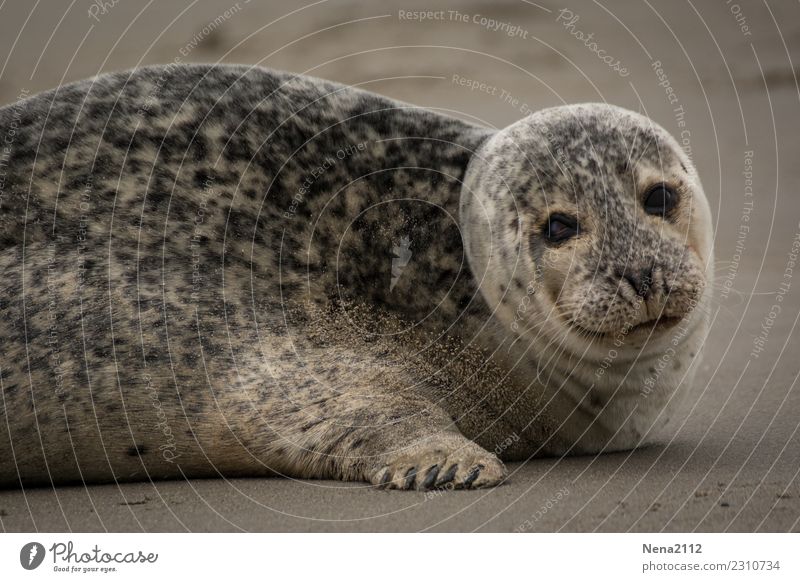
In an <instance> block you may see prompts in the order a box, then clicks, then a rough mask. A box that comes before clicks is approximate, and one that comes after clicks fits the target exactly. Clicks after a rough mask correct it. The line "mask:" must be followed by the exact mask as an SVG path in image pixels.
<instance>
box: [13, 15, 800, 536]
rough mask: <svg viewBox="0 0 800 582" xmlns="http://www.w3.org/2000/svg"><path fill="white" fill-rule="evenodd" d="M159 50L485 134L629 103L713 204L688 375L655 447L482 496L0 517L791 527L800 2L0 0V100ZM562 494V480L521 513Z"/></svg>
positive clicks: (201, 500)
mask: <svg viewBox="0 0 800 582" xmlns="http://www.w3.org/2000/svg"><path fill="white" fill-rule="evenodd" d="M167 62H229V63H247V64H253V65H261V66H265V67H272V68H278V69H284V70H288V71H293V72H297V73H305V74H309V75H313V76H318V77H324V78H327V79H332V80H335V81H340V82H343V83H348V84H352V85H358V86H360V87H362V88H365V89H369V90H372V91H376V92H379V93H383V94H385V95H388V96H391V97H394V98H397V99H401V100H404V101H408V102H412V103H415V104H417V105H421V106H426V107H432V108H436V109H439V110H443V111H447V112H449V113H450V114H452V115H456V116H459V117H463V118H467V119H471V120H473V121H476V122H478V123H482V124H485V125H489V126H495V127H502V126H505V125H507V124H509V123H511V122H513V121H515V120H517V119H519V118H520V117H522V116H524V115H525V114H527V113H529V112H530V111H533V110H537V109H540V108H544V107H548V106H552V105H559V104H563V103H575V102H585V101H605V102H609V103H614V104H617V105H621V106H623V107H627V108H630V109H633V110H636V111H640V112H642V113H644V114H646V115H648V116H650V117H651V118H653V119H654V120H656V121H657V122H658V123H660V124H661V125H663V126H664V127H665V128H666V129H667V130H668V131H670V132H672V133H673V135H675V136H676V138H677V139H678V140H679V142H680V143H681V144H682V146H683V147H684V149H685V150H686V151H687V153H689V154H690V156H691V157H692V159H693V160H694V161H695V164H696V165H697V167H698V169H699V172H700V176H701V178H702V180H703V183H704V186H705V189H706V193H707V196H708V198H709V201H710V203H711V206H712V212H713V214H714V219H715V224H714V229H715V240H716V257H717V286H718V288H719V292H718V297H717V300H716V303H715V307H714V314H713V317H714V323H713V326H712V332H711V336H710V338H709V341H708V346H707V350H706V359H705V363H704V366H703V370H702V373H701V375H700V377H699V378H698V380H697V386H696V387H695V391H694V392H693V395H692V397H691V398H690V401H689V402H687V404H686V411H685V414H684V416H683V417H682V419H681V423H680V424H679V426H678V430H677V431H676V434H675V438H674V439H673V440H672V442H670V443H669V444H668V445H666V446H664V447H657V448H653V449H647V450H643V451H638V452H636V453H634V454H632V455H628V454H619V455H609V456H605V457H601V458H598V459H586V458H584V459H580V458H578V459H566V460H544V461H535V462H532V463H527V464H524V465H519V466H515V467H513V471H514V477H513V478H512V483H511V484H510V485H508V486H505V487H502V488H500V489H498V490H496V491H494V492H481V493H478V492H465V493H464V494H458V495H447V496H444V495H443V496H439V497H437V498H436V499H435V500H430V501H429V500H428V499H423V498H420V497H416V496H415V494H400V495H393V494H391V495H389V494H382V495H379V496H377V497H376V496H375V495H374V492H370V491H364V490H363V489H361V488H357V489H352V488H351V489H348V488H347V487H338V488H320V487H318V486H315V485H310V484H298V483H291V482H288V481H277V480H273V481H269V482H264V481H261V482H251V481H247V480H245V481H240V482H237V484H236V485H231V484H229V483H221V482H220V483H204V484H202V483H201V484H198V485H197V486H196V488H194V487H193V488H191V489H187V488H186V486H185V484H176V483H171V484H160V485H156V486H154V485H151V484H141V485H131V486H126V488H125V489H124V490H123V489H122V488H109V489H106V490H103V489H102V488H93V489H92V491H94V492H95V493H94V497H92V493H91V492H90V493H87V492H85V491H71V492H70V491H62V492H60V493H59V494H58V495H60V496H61V497H60V498H59V497H58V495H56V497H55V498H53V497H52V495H53V494H54V493H53V492H52V491H51V492H47V491H44V492H33V493H32V494H38V495H41V496H42V497H41V498H40V499H39V503H36V504H33V505H32V507H33V509H31V508H30V507H25V506H24V505H21V501H20V499H21V498H19V497H18V496H17V497H15V496H14V494H13V493H8V492H3V493H0V521H1V522H2V524H3V529H12V530H13V529H30V528H31V527H32V524H34V523H35V524H36V525H37V526H38V527H39V528H40V529H50V530H57V529H63V528H65V527H69V528H71V529H76V530H78V529H89V530H91V529H99V528H101V527H108V528H109V529H133V530H140V529H145V530H153V529H173V528H180V527H181V526H183V527H185V528H188V529H249V530H252V529H266V530H276V529H405V530H418V529H425V528H431V529H487V530H494V529H497V530H514V529H519V527H520V524H521V523H523V520H525V519H528V518H529V517H530V516H531V515H536V513H537V511H538V513H539V514H540V515H539V517H538V518H537V519H536V520H535V522H534V525H533V526H532V527H531V528H530V529H541V530H544V531H549V530H557V529H564V530H590V531H591V530H594V529H599V530H615V531H618V530H627V529H644V530H656V531H658V530H661V529H665V530H679V531H687V530H694V529H698V530H715V531H716V530H742V531H752V530H756V529H761V530H769V531H775V530H777V531H786V530H795V531H797V530H798V528H799V526H798V520H800V486H799V485H798V484H799V483H800V481H798V472H800V435H798V422H799V421H800V416H798V414H797V411H798V410H800V394H799V391H800V389H799V388H798V386H797V383H796V381H797V378H798V373H800V358H798V353H800V336H799V335H798V333H797V332H796V324H797V322H798V315H800V268H798V267H797V265H795V263H794V261H795V260H796V259H797V251H798V250H800V238H798V237H800V195H798V192H797V190H798V184H800V163H798V162H800V160H799V159H798V157H799V156H798V154H800V87H799V86H798V77H797V73H798V70H797V66H798V65H797V63H800V4H798V3H797V2H790V1H786V2H783V1H777V0H772V1H763V2H745V1H743V0H740V1H739V2H738V3H737V2H734V1H730V0H718V1H713V2H701V1H697V0H694V1H693V0H649V1H647V0H646V1H644V2H627V1H623V0H615V1H610V0H602V1H590V0H571V1H570V2H568V3H567V2H565V3H561V2H559V1H557V0H541V1H537V2H532V1H528V0H501V1H493V2H489V1H485V2H469V1H464V2H454V1H452V0H451V1H445V0H442V1H439V2H434V3H431V2H430V1H425V2H422V1H410V0H399V1H398V0H390V1H383V2H374V3H369V2H363V1H352V0H329V1H326V0H320V1H318V2H313V3H308V4H303V3H302V2H288V1H283V0H272V1H268V2H258V1H256V0H252V1H248V0H239V1H238V2H235V1H232V0H195V1H189V0H182V1H177V0H160V1H156V0H150V1H149V2H147V1H143V0H106V1H105V2H103V1H102V0H95V1H90V0H35V1H22V0H10V1H5V2H2V3H0V103H2V104H6V103H12V102H13V101H14V100H15V99H17V98H18V97H19V96H26V95H31V94H33V93H35V92H38V91H41V90H44V89H48V88H51V87H54V86H57V85H59V84H63V83H67V82H70V81H73V80H77V79H81V78H85V77H90V76H93V75H96V74H99V73H102V72H107V71H115V70H120V69H127V68H131V67H136V66H140V65H146V64H154V63H167ZM792 257H794V258H792ZM779 292H780V293H779ZM779 297H780V298H779ZM776 304H779V305H780V313H779V316H778V317H777V318H775V317H771V316H770V313H771V312H774V309H773V307H772V306H773V305H776ZM756 348H760V351H759V350H757V349H756ZM182 485H183V487H182ZM562 486H568V487H569V489H568V490H569V494H568V495H567V496H566V497H565V498H564V499H560V498H559V500H558V502H557V503H556V504H555V508H553V509H550V510H548V511H545V512H544V514H541V511H539V508H540V507H541V506H542V504H543V503H545V504H546V502H547V501H548V500H551V499H552V497H553V495H554V493H555V492H556V491H559V490H560V489H559V488H560V487H562ZM155 487H158V489H159V492H158V495H154V494H153V493H152V490H153V489H154V488H155ZM87 491H88V490H87ZM98 491H105V493H103V494H102V495H101V494H99V493H97V492H98ZM29 495H30V494H29ZM48 495H50V496H51V497H47V496H48ZM65 495H66V496H67V498H68V499H70V500H71V503H67V504H65V505H66V509H65V508H64V506H62V504H61V502H60V501H59V499H64V496H65ZM87 495H88V496H89V497H90V498H91V500H92V502H93V504H94V505H87V502H86V496H87ZM120 495H122V498H123V500H124V499H129V498H130V497H131V495H133V496H134V497H135V498H136V499H139V498H141V499H145V500H147V501H145V502H144V503H143V504H137V505H136V507H135V508H134V507H131V506H130V505H129V504H127V503H119V502H118V499H119V496H120ZM69 496H72V497H69ZM154 499H155V501H154ZM57 502H58V503H57ZM56 503H57V506H58V507H59V509H60V511H59V512H55V511H53V512H52V513H48V512H49V511H50V510H52V509H53V508H54V507H55V506H56ZM148 504H149V505H148ZM162 505H165V506H166V507H161V506H162ZM551 505H552V504H551ZM48 507H49V509H47V508H48ZM37 508H38V509H37ZM466 508H469V511H465V509H466ZM90 509H91V511H90ZM153 509H160V511H152V510H153ZM148 512H149V513H148ZM48 515H49V516H50V517H48ZM320 520H321V521H320ZM529 521H530V520H529ZM187 524H188V525H187Z"/></svg>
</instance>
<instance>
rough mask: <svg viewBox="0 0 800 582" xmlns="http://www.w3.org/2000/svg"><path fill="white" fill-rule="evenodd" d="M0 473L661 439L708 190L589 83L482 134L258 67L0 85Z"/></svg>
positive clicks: (407, 476) (433, 466)
mask: <svg viewBox="0 0 800 582" xmlns="http://www.w3.org/2000/svg"><path fill="white" fill-rule="evenodd" d="M0 134H1V135H2V136H3V140H4V141H3V148H4V149H3V151H2V154H3V155H2V158H0V162H2V163H1V164H0V169H2V174H1V175H2V181H0V205H1V206H0V207H1V208H2V212H0V268H1V269H2V273H3V277H2V281H1V282H0V285H1V287H0V312H1V313H0V334H2V338H3V340H2V341H3V343H2V356H0V389H1V390H0V391H1V393H2V410H3V414H2V418H3V422H2V423H0V483H2V484H3V486H6V487H19V486H32V485H47V484H64V483H80V482H83V483H100V482H120V481H132V480H154V479H170V478H194V477H220V476H221V477H236V476H285V477H291V478H325V479H339V480H351V481H366V482H369V483H371V484H374V485H378V486H381V487H386V488H399V489H430V488H439V487H451V488H473V487H486V486H493V485H497V484H499V483H500V482H502V480H503V479H504V478H505V477H506V469H505V467H504V464H503V461H514V460H525V459H529V458H532V457H534V456H538V455H565V454H575V453H598V452H603V451H612V450H623V449H631V448H634V447H638V446H641V445H643V444H646V443H648V442H653V441H655V440H657V439H658V435H659V434H660V431H661V427H662V425H664V424H665V423H666V422H667V421H668V420H669V419H670V418H671V417H672V415H673V411H674V410H675V406H676V404H677V403H678V402H679V401H680V398H681V396H682V395H683V394H685V393H686V392H687V391H688V390H689V389H690V386H691V383H692V377H693V373H694V370H695V368H696V364H697V362H698V361H699V355H700V350H701V348H702V344H703V340H704V338H705V334H706V331H707V327H708V302H709V300H710V296H711V291H710V285H708V284H707V283H708V281H709V278H710V276H711V273H712V267H711V262H712V254H713V252H712V238H711V232H712V229H711V225H710V212H709V208H708V203H707V202H706V199H705V196H704V194H703V190H702V187H701V184H700V181H699V179H698V176H697V172H696V170H695V169H694V167H693V165H692V163H691V160H690V159H688V157H687V156H686V155H685V153H684V152H683V151H682V150H681V148H680V147H679V145H678V144H677V143H676V142H675V140H674V139H673V138H672V137H670V136H669V135H668V134H667V132H666V131H664V130H663V129H662V128H660V127H658V126H657V125H656V124H655V123H653V122H652V121H651V120H649V119H647V118H646V117H642V116H640V115H638V114H635V113H632V112H629V111H626V110H623V109H620V108H617V107H614V106H610V105H605V104H585V105H574V106H563V107H556V108H552V109H544V110H541V111H538V112H536V113H533V114H531V115H529V116H527V117H525V118H524V119H521V120H520V121H518V122H516V123H514V124H513V125H511V126H509V127H507V128H505V129H503V130H500V131H496V130H493V129H489V128H486V127H481V126H478V125H475V124H473V123H469V122H466V121H462V120H459V119H456V118H454V117H451V116H450V112H448V111H434V110H429V109H421V108H418V107H414V106H412V105H408V104H405V103H400V102H397V101H393V100H391V99H388V98H385V97H382V96H379V95H376V94H373V93H370V92H366V91H363V90H360V89H357V88H353V87H347V86H343V85H339V84H335V83H331V82H328V81H324V80H320V79H314V78H310V77H306V76H298V75H293V74H289V73H284V72H276V71H271V70H266V69H263V68H258V67H246V66H229V65H225V66H219V65H217V66H211V65H180V66H178V65H169V66H164V67H146V68H140V69H136V70H133V71H127V72H121V73H114V74H106V75H102V76H99V77H94V78H91V79H87V80H85V81H80V82H77V83H73V84H69V85H65V86H62V87H59V88H57V89H55V90H52V91H49V92H46V93H42V94H39V95H36V96H33V97H30V98H27V99H24V100H21V101H19V102H17V103H15V104H12V105H8V106H6V107H4V108H3V109H0Z"/></svg>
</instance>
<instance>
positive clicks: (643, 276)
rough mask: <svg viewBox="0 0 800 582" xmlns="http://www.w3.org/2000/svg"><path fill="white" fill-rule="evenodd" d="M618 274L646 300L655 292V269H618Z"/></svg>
mask: <svg viewBox="0 0 800 582" xmlns="http://www.w3.org/2000/svg"><path fill="white" fill-rule="evenodd" d="M617 276H618V277H619V278H620V279H625V280H626V281H627V282H628V283H629V284H630V286H631V287H633V290H634V291H635V292H636V294H637V295H638V296H639V297H641V298H642V299H644V300H645V301H646V300H647V299H649V298H650V296H651V295H652V294H653V269H652V268H650V267H647V268H644V269H639V270H636V269H628V268H624V269H617Z"/></svg>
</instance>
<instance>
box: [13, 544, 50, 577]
mask: <svg viewBox="0 0 800 582" xmlns="http://www.w3.org/2000/svg"><path fill="white" fill-rule="evenodd" d="M44 553H45V552H44V546H43V545H42V544H40V543H39V542H28V543H27V544H25V545H24V546H22V549H21V550H20V551H19V563H20V564H22V567H23V568H25V569H26V570H35V569H36V568H38V567H39V566H40V565H41V564H42V562H43V561H44Z"/></svg>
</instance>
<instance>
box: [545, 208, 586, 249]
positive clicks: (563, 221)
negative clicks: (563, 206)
mask: <svg viewBox="0 0 800 582" xmlns="http://www.w3.org/2000/svg"><path fill="white" fill-rule="evenodd" d="M578 231H579V229H578V221H577V220H575V219H574V218H572V217H571V216H567V215H565V214H558V213H555V214H551V215H550V218H548V219H547V224H545V227H544V238H545V239H547V242H550V243H560V242H563V241H565V240H567V239H568V238H572V237H573V236H575V235H576V234H578Z"/></svg>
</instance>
